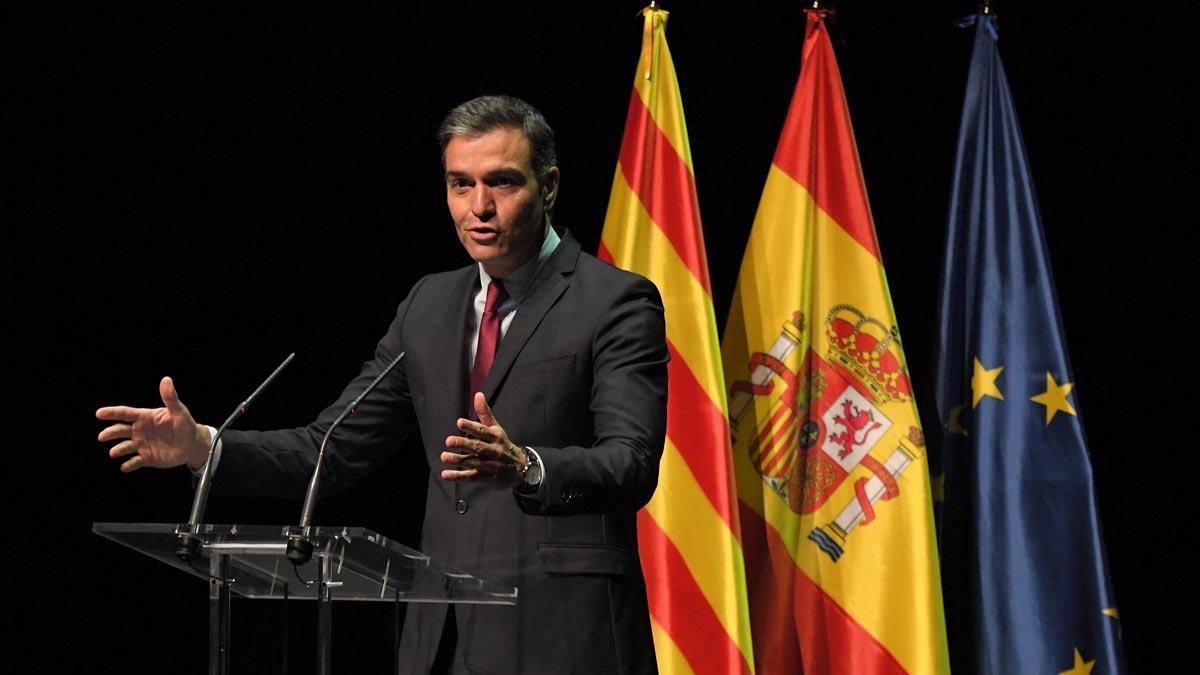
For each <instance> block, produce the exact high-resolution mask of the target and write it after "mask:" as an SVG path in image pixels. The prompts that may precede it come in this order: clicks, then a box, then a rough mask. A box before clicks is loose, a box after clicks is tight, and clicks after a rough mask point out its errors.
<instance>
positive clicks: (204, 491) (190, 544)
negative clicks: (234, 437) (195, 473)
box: [175, 352, 296, 562]
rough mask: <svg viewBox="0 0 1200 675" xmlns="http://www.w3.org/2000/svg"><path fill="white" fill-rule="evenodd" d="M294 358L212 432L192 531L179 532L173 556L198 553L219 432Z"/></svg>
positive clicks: (191, 519)
mask: <svg viewBox="0 0 1200 675" xmlns="http://www.w3.org/2000/svg"><path fill="white" fill-rule="evenodd" d="M294 358H296V352H292V353H291V354H289V355H288V357H287V358H286V359H284V360H283V363H281V364H279V367H278V368H276V369H275V371H274V372H273V373H271V374H270V376H268V377H267V379H266V380H263V383H262V384H260V385H258V389H255V390H254V393H252V394H250V397H249V398H247V399H246V400H245V401H242V402H241V404H240V405H238V407H237V409H235V410H234V411H233V412H232V413H231V414H230V415H229V417H228V418H227V419H226V420H225V423H224V424H222V425H221V427H220V428H219V429H217V433H215V434H213V437H212V442H211V443H210V444H209V446H208V457H207V458H206V459H205V460H204V468H203V469H202V470H201V473H200V483H199V484H198V485H197V486H196V495H195V496H194V497H193V498H192V514H191V516H189V517H188V522H187V525H188V527H189V529H191V530H192V532H184V533H182V534H180V535H179V548H177V549H175V557H176V558H179V559H180V560H182V561H183V562H191V561H192V560H194V559H195V558H196V556H197V555H199V554H200V544H201V542H200V537H197V536H195V534H194V532H195V530H196V526H197V525H199V524H200V519H201V518H203V517H204V507H205V505H206V504H207V503H208V490H209V487H210V486H211V485H212V457H213V450H214V449H216V447H217V441H219V440H221V434H223V433H225V430H226V429H227V428H229V425H230V424H233V422H234V420H236V419H237V418H239V417H241V416H242V415H244V414H245V413H246V411H247V410H249V408H250V404H251V403H253V402H254V399H256V398H258V395H259V394H261V393H262V392H263V390H264V389H266V388H267V385H269V384H271V383H272V382H274V381H275V378H276V377H278V376H279V373H281V372H283V369H284V368H287V367H288V365H289V364H290V363H291V362H292V359H294Z"/></svg>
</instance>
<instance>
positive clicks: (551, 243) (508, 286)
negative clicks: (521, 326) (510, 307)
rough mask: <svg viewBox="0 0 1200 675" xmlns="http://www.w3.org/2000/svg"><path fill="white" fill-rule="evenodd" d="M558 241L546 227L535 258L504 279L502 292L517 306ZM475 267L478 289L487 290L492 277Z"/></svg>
mask: <svg viewBox="0 0 1200 675" xmlns="http://www.w3.org/2000/svg"><path fill="white" fill-rule="evenodd" d="M560 241H562V237H559V236H558V233H557V232H555V231H554V228H553V227H550V226H549V225H547V226H546V237H545V238H544V239H543V240H542V247H541V248H540V249H538V254H537V257H536V258H534V259H532V260H530V261H528V262H526V263H525V264H524V265H521V266H520V267H518V268H517V269H515V270H513V273H512V274H510V275H508V276H507V277H505V278H504V291H505V293H507V294H508V297H510V298H512V299H513V301H515V302H517V303H518V304H519V303H520V302H521V300H522V299H523V298H524V297H525V294H526V293H527V292H528V291H529V282H530V281H532V280H533V277H534V275H535V274H537V271H538V269H539V268H541V266H542V263H544V262H546V259H547V258H549V257H550V254H551V253H554V249H556V248H558V244H559V242H560ZM477 267H479V287H480V288H487V287H488V284H490V283H492V277H491V275H489V274H488V273H487V272H485V271H483V265H481V264H478V265H477Z"/></svg>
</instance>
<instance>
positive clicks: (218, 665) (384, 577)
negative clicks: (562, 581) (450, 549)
mask: <svg viewBox="0 0 1200 675" xmlns="http://www.w3.org/2000/svg"><path fill="white" fill-rule="evenodd" d="M92 531H93V532H95V533H96V534H98V535H100V536H102V537H105V538H107V539H111V540H113V541H115V542H117V543H118V544H122V545H124V546H128V547H129V548H132V549H134V550H135V551H139V552H141V553H144V554H146V555H148V556H150V557H151V558H154V559H155V560H158V561H160V562H163V563H166V564H167V565H170V566H171V567H175V568H177V569H180V570H183V571H184V572H187V573H188V574H190V575H192V576H195V577H198V578H200V579H203V580H204V581H205V582H206V583H208V585H209V594H208V598H209V603H208V605H209V614H208V627H209V648H208V662H209V672H210V673H213V674H214V675H215V674H224V673H227V672H228V671H229V613H230V600H231V597H232V596H235V595H236V596H240V597H245V598H253V599H261V600H285V599H302V600H316V601H317V671H318V672H320V673H329V672H330V667H331V660H330V656H331V644H330V638H331V634H332V628H333V626H332V612H331V607H330V603H331V602H332V601H334V600H338V601H343V600H359V601H374V602H436V603H469V604H490V605H515V604H516V602H517V589H516V588H514V587H512V586H500V585H496V584H492V583H489V582H487V581H485V580H483V579H478V578H476V577H474V576H471V575H470V574H466V573H464V572H461V571H459V570H455V569H452V568H450V567H447V566H446V565H443V564H441V563H438V562H437V561H435V560H433V559H431V558H430V557H429V556H427V555H425V554H423V553H421V552H419V551H414V550H413V549H410V548H407V547H406V546H403V545H401V544H398V543H396V542H394V541H392V540H390V539H388V538H387V537H384V536H383V535H380V534H377V533H375V532H372V531H370V530H367V529H364V528H361V527H311V528H308V532H307V536H308V539H309V540H310V541H311V542H312V543H313V556H312V560H310V561H309V562H308V563H306V564H304V565H301V566H299V567H297V568H295V569H293V566H292V563H291V562H290V561H289V560H288V559H287V558H286V557H284V554H285V550H286V547H287V542H288V540H289V539H290V538H292V537H296V536H301V535H303V534H304V530H303V529H302V528H299V527H293V526H281V525H200V526H198V527H196V528H195V529H191V526H187V525H171V524H164V523H94V524H93V525H92ZM188 533H190V534H194V535H196V536H198V537H199V538H200V540H201V542H202V546H201V549H200V555H199V556H198V557H197V558H196V559H194V560H192V561H191V562H190V563H188V562H184V561H182V560H180V559H179V558H177V557H176V550H177V549H178V547H179V536H180V535H181V534H188Z"/></svg>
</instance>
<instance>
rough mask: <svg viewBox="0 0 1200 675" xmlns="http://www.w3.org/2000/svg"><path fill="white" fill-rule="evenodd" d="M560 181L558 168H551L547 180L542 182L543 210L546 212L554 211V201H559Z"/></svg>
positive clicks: (547, 173)
mask: <svg viewBox="0 0 1200 675" xmlns="http://www.w3.org/2000/svg"><path fill="white" fill-rule="evenodd" d="M558 179H559V173H558V167H557V166H552V167H550V170H549V171H547V172H546V179H545V180H543V181H542V209H543V210H545V211H550V210H551V209H553V208H554V200H556V199H558Z"/></svg>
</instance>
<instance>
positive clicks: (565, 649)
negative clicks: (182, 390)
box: [214, 230, 669, 675]
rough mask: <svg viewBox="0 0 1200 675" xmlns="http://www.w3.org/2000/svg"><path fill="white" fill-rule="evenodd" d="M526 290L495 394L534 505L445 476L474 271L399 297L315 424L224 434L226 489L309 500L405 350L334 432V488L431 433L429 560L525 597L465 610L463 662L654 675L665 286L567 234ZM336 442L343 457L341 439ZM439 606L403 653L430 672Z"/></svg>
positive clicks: (461, 398)
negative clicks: (415, 433)
mask: <svg viewBox="0 0 1200 675" xmlns="http://www.w3.org/2000/svg"><path fill="white" fill-rule="evenodd" d="M560 232H561V234H562V241H561V242H560V244H559V246H558V248H557V249H555V251H554V252H553V254H551V256H550V257H549V258H548V259H547V260H546V262H545V263H543V265H542V266H541V268H540V269H539V271H538V272H537V274H536V276H535V277H534V279H533V280H532V281H531V284H530V291H529V293H528V295H527V296H526V297H525V299H524V300H523V302H522V303H521V305H520V306H519V307H518V308H517V314H516V316H515V317H514V318H513V321H512V324H511V325H510V326H509V328H508V331H507V332H506V334H505V336H504V338H503V340H502V341H501V343H500V347H499V350H498V351H497V354H496V360H495V363H494V365H493V367H492V370H491V373H490V374H489V376H488V379H487V383H486V385H485V387H484V393H485V395H486V396H487V398H488V401H489V403H490V405H491V407H492V410H493V412H494V413H495V416H496V419H497V420H498V421H499V423H500V424H501V425H503V427H504V429H505V430H506V431H507V432H508V434H509V437H510V438H512V439H513V440H514V442H516V443H518V444H522V445H527V446H532V447H533V448H534V449H536V450H537V451H538V453H539V455H540V456H541V458H542V462H543V465H544V467H545V476H546V477H545V480H544V481H543V482H542V484H541V485H540V486H539V488H538V490H537V492H536V493H535V494H531V495H521V494H518V493H516V492H515V491H512V490H496V489H494V488H489V487H486V486H483V485H476V484H462V483H450V482H447V481H444V480H442V479H441V477H440V475H439V473H440V470H441V469H442V468H443V465H442V463H441V461H440V459H439V455H440V453H441V452H442V451H443V450H444V448H445V445H444V443H445V438H446V437H447V436H450V435H458V434H459V432H458V430H457V429H456V427H455V422H456V420H457V419H458V418H459V417H462V416H465V414H466V411H467V405H468V401H469V395H468V392H467V391H466V390H467V382H468V376H469V368H468V364H467V358H468V357H467V355H466V350H465V348H464V346H465V344H466V341H467V336H468V335H469V333H468V332H467V331H468V330H469V327H470V326H471V325H472V318H471V315H470V314H469V313H470V312H471V300H472V297H473V295H474V294H475V293H476V292H478V288H479V273H478V268H477V267H476V266H475V265H471V266H469V267H466V268H463V269H460V270H456V271H453V272H445V273H441V274H433V275H430V276H427V277H424V278H423V279H421V280H420V281H418V282H417V284H416V285H415V286H414V287H413V288H412V290H411V291H410V293H409V295H408V297H407V298H406V299H405V300H404V301H403V302H402V303H401V304H400V307H399V309H398V310H397V313H396V318H395V320H394V321H393V322H392V325H391V327H390V328H389V329H388V332H387V334H386V335H385V336H384V337H383V339H382V340H380V342H379V345H378V347H377V349H376V353H375V357H374V358H373V359H372V360H370V361H367V362H366V363H365V364H364V365H363V369H362V372H361V373H360V374H359V376H358V377H357V378H355V379H354V381H353V382H351V383H350V385H349V386H347V387H346V390H345V391H344V392H343V393H342V395H341V397H340V399H339V400H338V402H337V403H335V404H333V405H332V406H331V407H329V408H328V409H327V410H325V411H324V412H323V413H322V414H321V415H320V416H319V418H318V419H317V421H316V422H314V423H313V424H310V425H308V426H307V427H304V428H300V429H293V430H283V431H271V432H252V431H248V432H235V431H227V432H226V434H225V436H224V449H223V452H222V459H221V463H220V465H219V474H220V475H218V476H215V478H214V489H215V490H218V491H222V492H234V493H237V494H242V495H247V494H259V495H267V496H284V495H286V496H292V497H294V496H297V495H302V494H303V492H304V489H305V486H306V483H307V480H308V477H309V475H310V474H311V471H312V468H313V464H314V462H315V458H316V449H317V447H318V446H319V444H320V440H321V438H322V436H323V435H324V433H325V431H326V430H327V429H328V425H329V424H330V423H332V421H333V419H334V418H335V417H336V416H337V414H338V413H339V412H340V411H341V410H342V409H343V408H344V407H345V406H346V405H347V404H348V403H349V401H350V400H352V399H353V397H354V396H356V395H357V394H358V392H360V391H362V389H363V388H364V387H365V386H366V385H367V384H368V383H369V382H370V381H371V380H372V379H374V377H375V375H376V374H377V373H379V372H380V370H381V369H382V368H383V367H385V366H386V365H387V363H389V362H390V361H391V359H392V358H393V357H394V356H395V355H396V354H397V353H399V352H400V351H404V352H406V353H407V355H406V356H405V358H404V360H403V361H402V362H401V364H400V365H399V366H398V368H397V372H396V373H393V374H392V375H390V376H389V377H388V378H387V379H385V380H384V381H383V382H382V383H381V384H380V387H379V388H378V389H377V390H376V392H374V393H373V394H372V395H371V396H370V397H369V398H368V400H367V401H366V402H364V403H363V405H362V406H360V408H359V410H358V412H357V414H355V415H353V416H351V417H350V418H348V419H347V420H346V422H345V423H344V424H343V426H341V427H339V429H338V430H337V431H336V432H335V438H334V439H331V441H330V445H331V447H330V449H328V450H327V454H326V467H325V470H326V472H327V473H326V474H324V476H325V477H324V478H323V485H324V486H326V487H328V488H329V489H328V490H327V491H333V490H336V489H341V488H344V487H345V486H346V485H349V484H350V483H352V482H354V481H355V480H356V479H358V478H359V477H361V476H362V475H363V474H364V473H366V472H367V471H368V470H370V469H371V468H372V467H374V466H376V465H377V464H378V463H380V462H381V461H383V459H384V458H385V457H386V456H387V454H388V453H390V452H391V451H392V450H394V449H395V448H396V447H397V446H398V444H399V442H400V440H401V438H402V437H403V436H404V435H405V434H407V433H408V432H409V431H411V430H412V429H413V428H414V427H419V429H420V432H421V436H422V439H423V444H424V448H425V454H426V459H427V461H428V463H429V466H430V467H431V469H432V471H431V473H430V478H429V485H428V494H427V498H426V511H425V522H424V526H423V531H422V549H423V550H424V551H425V552H426V553H428V554H429V555H431V556H432V557H433V558H434V559H436V560H440V561H444V562H446V563H447V564H450V565H452V566H454V567H458V568H460V569H462V570H464V571H467V572H470V573H473V574H476V575H478V576H480V577H483V578H486V579H489V580H493V581H496V582H498V583H504V584H511V585H515V586H517V587H518V588H519V589H520V590H519V601H518V604H517V605H516V606H515V607H503V606H469V605H460V606H458V608H457V609H456V615H457V621H458V624H457V627H458V640H459V641H460V652H461V654H462V656H463V658H464V660H465V662H466V665H467V666H468V668H470V669H472V670H477V671H478V672H483V673H489V672H494V673H554V674H555V675H558V674H561V673H578V672H589V673H590V672H596V673H651V672H655V670H656V667H655V659H654V647H653V643H652V641H651V634H650V625H649V612H648V609H647V603H646V590H645V583H644V581H643V578H642V573H641V566H640V564H639V559H638V550H637V531H636V512H637V510H638V509H640V508H641V507H642V506H643V505H645V504H646V502H647V501H649V499H650V496H651V495H652V494H653V492H654V489H655V486H656V485H657V482H658V464H659V459H660V457H661V454H662V447H663V440H664V435H665V430H666V397H667V360H668V358H669V356H668V352H667V348H666V338H665V327H664V322H663V308H662V301H661V298H660V297H659V294H658V290H657V289H656V288H655V286H654V284H652V283H651V282H650V281H648V280H646V279H645V278H643V277H640V276H637V275H635V274H631V273H629V272H625V271H622V270H619V269H616V268H614V267H612V266H610V265H608V264H606V263H603V262H600V261H599V260H597V259H596V258H594V257H593V256H591V255H588V254H586V253H583V252H581V250H580V246H579V243H578V242H577V241H575V239H574V238H572V237H571V236H570V234H569V233H567V232H566V231H565V230H560ZM335 443H336V446H334V444H335ZM445 615H446V608H445V606H443V605H424V604H419V605H411V606H410V607H409V610H408V614H407V618H406V620H405V626H404V636H403V641H402V647H401V651H402V658H403V659H404V661H405V662H407V663H409V664H411V667H412V672H415V673H423V672H428V670H429V667H430V665H431V663H432V660H433V658H434V655H435V653H436V651H437V643H438V640H439V638H440V636H441V633H442V626H443V623H444V621H445Z"/></svg>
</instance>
